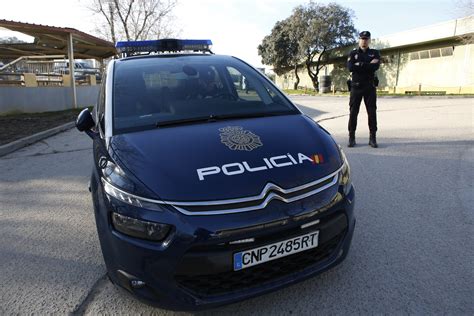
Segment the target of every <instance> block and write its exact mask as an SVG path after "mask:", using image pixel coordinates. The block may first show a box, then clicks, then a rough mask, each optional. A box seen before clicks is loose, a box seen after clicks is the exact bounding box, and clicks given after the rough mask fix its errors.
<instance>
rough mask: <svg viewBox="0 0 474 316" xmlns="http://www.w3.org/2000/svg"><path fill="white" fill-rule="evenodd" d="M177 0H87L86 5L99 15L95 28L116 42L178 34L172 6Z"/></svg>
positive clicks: (173, 6)
mask: <svg viewBox="0 0 474 316" xmlns="http://www.w3.org/2000/svg"><path fill="white" fill-rule="evenodd" d="M177 2H178V0H91V5H90V6H89V9H90V10H91V11H93V12H94V13H95V14H97V15H98V16H99V17H101V20H100V21H98V22H97V25H96V27H97V29H96V30H97V32H98V33H99V34H100V35H102V36H103V37H105V38H107V39H109V40H111V41H112V42H114V43H115V42H117V41H120V40H127V41H136V40H144V39H150V38H156V39H157V38H164V37H170V36H176V35H178V33H179V31H177V30H176V29H175V28H174V27H173V18H174V16H173V10H174V8H175V7H176V4H177Z"/></svg>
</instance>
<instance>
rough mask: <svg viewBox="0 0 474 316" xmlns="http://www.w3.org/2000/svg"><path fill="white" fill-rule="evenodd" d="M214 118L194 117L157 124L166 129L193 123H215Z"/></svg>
mask: <svg viewBox="0 0 474 316" xmlns="http://www.w3.org/2000/svg"><path fill="white" fill-rule="evenodd" d="M213 118H214V116H213V115H210V116H202V117H192V118H186V119H179V120H170V121H164V122H157V123H156V127H164V126H171V125H182V124H192V123H199V122H211V121H213Z"/></svg>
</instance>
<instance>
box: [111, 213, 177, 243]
mask: <svg viewBox="0 0 474 316" xmlns="http://www.w3.org/2000/svg"><path fill="white" fill-rule="evenodd" d="M112 224H113V226H114V228H115V229H116V230H117V231H119V232H121V233H123V234H125V235H128V236H132V237H136V238H141V239H146V240H152V241H161V240H163V239H165V237H166V236H167V235H168V233H169V231H170V228H171V226H170V225H167V224H160V223H155V222H148V221H144V220H140V219H136V218H132V217H128V216H125V215H121V214H118V213H112Z"/></svg>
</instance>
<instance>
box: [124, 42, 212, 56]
mask: <svg viewBox="0 0 474 316" xmlns="http://www.w3.org/2000/svg"><path fill="white" fill-rule="evenodd" d="M211 46H212V41H211V40H181V39H161V40H149V41H124V42H117V44H115V48H116V49H117V52H119V53H121V54H125V55H132V54H136V53H153V52H180V51H203V52H211Z"/></svg>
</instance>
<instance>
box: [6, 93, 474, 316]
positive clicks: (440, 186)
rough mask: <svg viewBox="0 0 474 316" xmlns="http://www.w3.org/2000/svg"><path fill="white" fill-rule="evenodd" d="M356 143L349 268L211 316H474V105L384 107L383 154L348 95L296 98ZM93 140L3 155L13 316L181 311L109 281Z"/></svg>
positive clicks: (433, 102)
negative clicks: (351, 125)
mask: <svg viewBox="0 0 474 316" xmlns="http://www.w3.org/2000/svg"><path fill="white" fill-rule="evenodd" d="M293 100H294V102H295V103H297V104H298V105H299V107H300V108H301V109H302V110H303V111H304V112H305V113H307V114H308V115H310V116H312V117H313V118H314V119H315V120H316V121H320V124H321V125H322V126H323V127H324V128H326V129H327V130H328V131H329V132H330V133H331V134H333V136H334V137H335V138H336V140H337V141H338V142H339V143H340V144H342V145H343V146H344V147H345V152H346V154H347V156H348V159H349V161H350V164H351V168H352V176H353V183H354V186H355V188H356V208H355V212H356V217H357V225H356V230H355V233H354V238H353V242H352V248H351V250H350V253H349V255H348V257H347V259H346V260H345V262H343V263H342V264H341V265H339V266H338V267H336V268H335V269H332V270H330V271H327V272H325V273H323V274H321V275H319V276H317V277H314V278H312V279H310V280H307V281H304V282H302V283H299V284H296V285H294V286H291V287H288V288H286V289H283V290H280V291H277V292H273V293H270V294H267V295H264V296H261V297H257V298H254V299H251V300H247V301H244V302H240V303H236V304H232V305H229V306H225V307H222V308H218V309H214V310H210V311H207V312H202V313H200V314H204V315H207V314H232V315H248V314H259V315H290V314H295V315H315V314H321V315H324V314H380V313H390V314H392V313H397V314H399V313H401V314H456V315H459V314H465V315H472V314H474V299H473V297H474V282H473V280H474V246H473V245H474V208H473V205H474V204H473V203H474V199H473V196H474V191H473V184H474V168H473V167H474V118H473V108H474V99H472V98H436V97H435V98H428V97H426V98H423V97H420V98H416V97H414V98H380V99H379V100H378V119H379V133H378V142H379V145H380V148H378V149H373V148H370V147H369V146H368V145H367V143H368V134H369V132H368V127H367V115H366V114H365V109H364V108H363V105H362V107H361V113H360V115H359V127H358V131H357V135H356V137H357V143H358V145H357V146H356V147H355V148H347V147H346V146H345V144H346V142H347V131H346V130H347V119H348V117H347V115H348V106H347V103H348V98H347V97H309V96H303V97H293ZM91 167H92V157H91V141H90V140H89V139H88V137H87V136H86V135H84V134H80V133H79V132H77V131H75V130H70V131H67V132H64V133H61V134H58V135H56V136H53V137H50V138H48V139H46V140H43V141H41V142H39V143H36V144H34V145H31V146H29V147H26V148H24V149H22V150H19V151H16V152H14V153H12V154H9V155H7V156H4V157H1V158H0V236H1V238H0V314H1V315H9V314H51V313H56V314H67V313H75V314H87V315H96V314H132V313H133V314H144V315H150V314H154V315H165V314H166V315H169V314H174V313H173V312H168V311H164V310H160V309H157V308H153V307H149V306H147V305H145V304H143V303H140V302H139V301H137V300H136V299H134V298H132V297H130V296H129V295H127V294H126V293H124V292H122V291H120V290H118V289H116V288H115V287H114V286H113V285H111V284H110V282H109V281H108V280H107V279H106V278H105V266H104V263H103V259H102V253H101V251H100V246H99V241H98V238H97V233H96V228H95V223H94V218H93V213H92V203H91V199H90V194H89V192H88V190H87V184H88V180H89V175H90V172H91Z"/></svg>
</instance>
